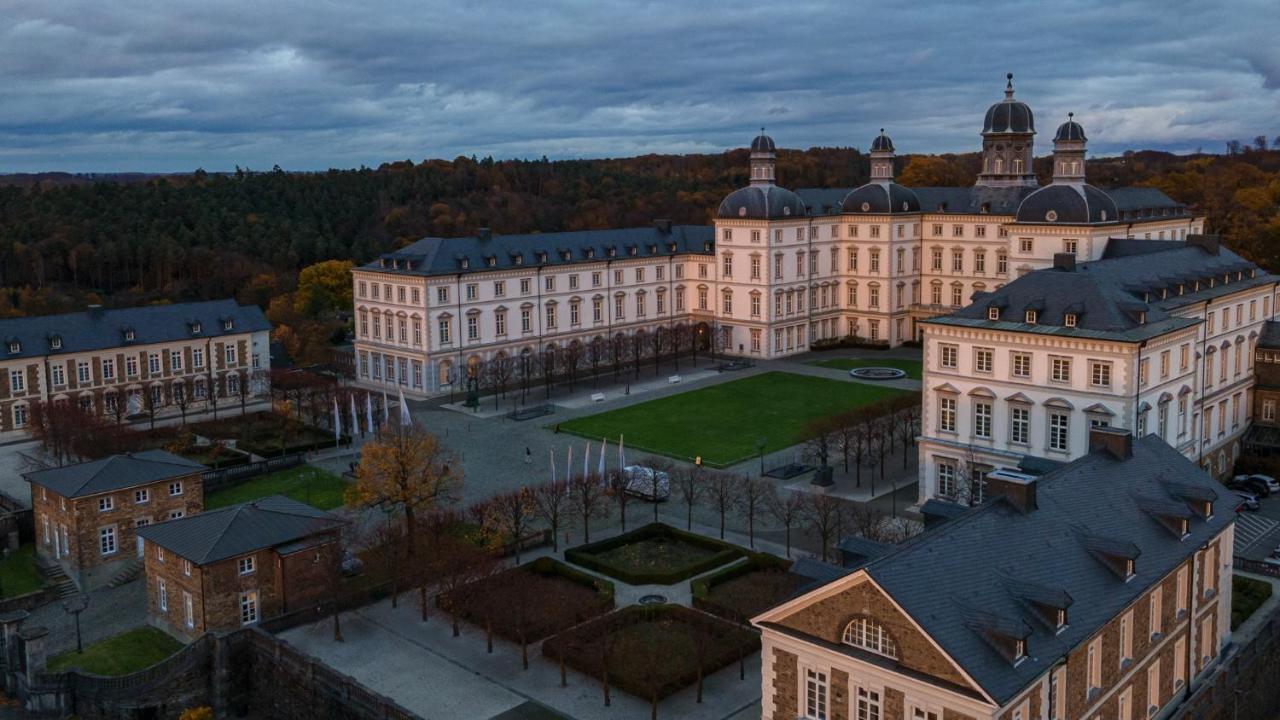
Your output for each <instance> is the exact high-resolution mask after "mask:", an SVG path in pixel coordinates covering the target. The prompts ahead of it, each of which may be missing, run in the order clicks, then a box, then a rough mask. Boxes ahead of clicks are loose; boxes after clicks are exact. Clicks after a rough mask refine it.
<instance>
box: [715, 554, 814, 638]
mask: <svg viewBox="0 0 1280 720" xmlns="http://www.w3.org/2000/svg"><path fill="white" fill-rule="evenodd" d="M790 568H791V561H790V560H784V559H782V558H780V557H777V556H776V555H770V554H768V553H751V554H750V555H748V556H747V561H746V562H744V563H736V564H734V565H730V566H729V567H727V568H724V569H722V570H719V571H717V572H714V573H712V574H710V575H708V576H706V577H704V578H699V579H697V580H694V581H693V582H692V583H691V584H690V586H691V590H692V591H693V606H694V607H695V608H698V609H699V610H702V611H703V612H709V613H711V614H712V615H717V616H719V617H722V618H724V619H726V620H731V621H733V622H736V623H741V624H743V625H746V624H748V623H749V622H750V621H751V618H753V617H755V616H756V615H758V614H760V613H761V612H764V611H765V610H767V609H769V608H771V607H773V606H774V605H777V604H778V603H781V602H783V601H784V600H787V599H788V598H790V597H791V595H792V594H793V593H794V592H795V590H796V589H797V588H799V587H800V586H801V585H802V584H803V583H804V579H803V578H801V577H799V576H796V575H792V574H791V573H790V572H788V570H789V569H790ZM735 581H736V582H735Z"/></svg>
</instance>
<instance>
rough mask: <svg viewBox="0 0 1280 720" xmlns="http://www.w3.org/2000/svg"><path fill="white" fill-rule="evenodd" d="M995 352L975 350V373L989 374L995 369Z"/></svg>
mask: <svg viewBox="0 0 1280 720" xmlns="http://www.w3.org/2000/svg"><path fill="white" fill-rule="evenodd" d="M994 357H995V351H994V350H992V349H991V348H975V349H974V351H973V371H974V372H980V373H989V372H991V371H992V369H993V365H994Z"/></svg>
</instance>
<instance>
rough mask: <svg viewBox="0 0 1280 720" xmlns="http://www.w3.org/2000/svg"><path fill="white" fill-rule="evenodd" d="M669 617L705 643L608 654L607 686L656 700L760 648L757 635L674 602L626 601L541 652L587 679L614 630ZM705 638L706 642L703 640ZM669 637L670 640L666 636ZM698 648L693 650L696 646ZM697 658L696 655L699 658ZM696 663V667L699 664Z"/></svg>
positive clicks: (599, 670)
mask: <svg viewBox="0 0 1280 720" xmlns="http://www.w3.org/2000/svg"><path fill="white" fill-rule="evenodd" d="M664 619H666V620H671V621H673V622H675V623H680V624H682V625H685V626H687V627H689V628H693V629H700V630H702V631H703V632H702V634H701V637H702V638H703V642H708V644H707V645H702V646H698V645H696V644H695V645H694V646H693V649H694V650H695V651H693V652H679V651H678V649H677V648H676V647H672V646H671V645H659V644H656V643H655V644H654V646H653V648H652V649H653V651H654V653H655V655H656V656H654V657H647V656H645V655H643V654H639V653H632V654H629V653H627V652H625V650H626V648H623V651H621V652H613V653H612V654H611V655H609V656H608V671H609V684H610V685H612V686H613V687H616V688H619V689H621V690H623V691H625V692H628V693H631V694H632V695H636V696H638V697H641V698H644V699H646V700H649V699H658V700H661V699H662V698H665V697H667V696H668V695H671V694H673V693H676V692H678V691H680V690H682V689H684V688H686V687H688V686H690V685H692V684H694V683H695V682H697V681H698V675H699V672H701V675H702V677H703V678H706V677H707V676H709V675H711V674H712V673H714V672H716V671H717V670H720V669H721V668H723V667H726V666H728V665H729V664H731V663H733V662H735V661H740V660H742V659H743V658H746V657H747V656H748V655H751V654H752V653H754V652H756V651H758V650H759V649H760V637H759V636H758V635H756V634H755V633H754V632H752V631H750V630H747V629H746V628H743V627H740V626H738V625H734V624H732V623H729V622H726V621H724V620H721V619H719V618H716V617H712V616H710V615H707V614H706V613H701V612H698V611H697V610H691V609H689V608H687V607H682V606H680V605H632V606H630V607H626V608H623V609H622V610H618V611H615V612H612V613H609V614H608V615H605V616H603V617H600V618H597V619H595V620H592V621H590V622H587V623H584V624H582V625H579V626H578V627H575V628H573V629H571V630H567V631H565V632H563V633H561V634H559V635H556V636H555V637H553V638H550V639H548V640H546V641H545V642H543V643H542V654H543V656H545V657H547V658H549V659H551V660H553V661H559V660H560V659H561V658H563V660H564V662H565V664H566V665H568V666H569V667H571V668H573V669H575V670H577V671H579V672H581V673H584V674H586V675H588V676H590V677H593V678H601V677H603V676H604V670H605V664H604V663H605V655H604V653H603V652H602V650H603V649H605V646H606V643H607V644H608V645H609V646H610V647H613V646H614V645H615V644H616V643H617V642H618V640H617V638H618V637H619V635H618V633H619V632H620V631H622V630H624V629H626V628H627V627H630V626H632V625H636V624H639V623H643V622H654V621H661V620H664ZM708 638H710V640H708ZM667 639H672V638H667ZM699 648H700V649H701V650H702V651H701V652H697V651H696V650H697V649H699ZM699 656H700V657H699ZM699 665H701V668H699Z"/></svg>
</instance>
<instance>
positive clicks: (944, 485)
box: [938, 462, 956, 497]
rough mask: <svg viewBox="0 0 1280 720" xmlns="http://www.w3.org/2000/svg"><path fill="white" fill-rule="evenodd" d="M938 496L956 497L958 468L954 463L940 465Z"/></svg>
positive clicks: (941, 463)
mask: <svg viewBox="0 0 1280 720" xmlns="http://www.w3.org/2000/svg"><path fill="white" fill-rule="evenodd" d="M938 494H939V495H941V496H943V497H955V494H956V466H955V465H954V464H952V463H949V462H940V463H938Z"/></svg>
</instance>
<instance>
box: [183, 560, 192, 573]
mask: <svg viewBox="0 0 1280 720" xmlns="http://www.w3.org/2000/svg"><path fill="white" fill-rule="evenodd" d="M182 574H183V575H186V576H187V577H191V561H190V560H187V559H185V558H184V559H183V560H182Z"/></svg>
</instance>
